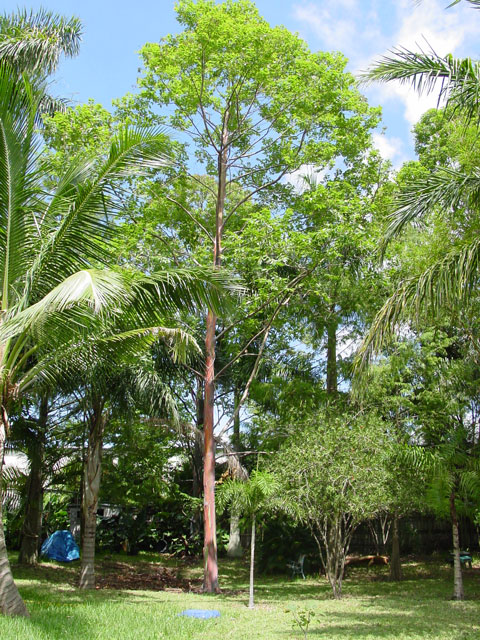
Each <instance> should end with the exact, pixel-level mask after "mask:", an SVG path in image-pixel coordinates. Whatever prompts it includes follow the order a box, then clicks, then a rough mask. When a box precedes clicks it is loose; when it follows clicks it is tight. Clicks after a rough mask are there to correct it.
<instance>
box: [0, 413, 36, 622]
mask: <svg viewBox="0 0 480 640" xmlns="http://www.w3.org/2000/svg"><path fill="white" fill-rule="evenodd" d="M7 433H8V415H7V411H6V409H5V407H4V406H2V407H1V419H0V474H1V472H2V469H3V460H4V455H5V440H6V437H7ZM2 500H3V495H2V488H1V483H0V612H1V613H3V614H4V615H7V616H25V617H28V615H29V613H28V611H27V607H26V606H25V603H24V602H23V600H22V597H21V596H20V593H19V592H18V589H17V585H16V584H15V582H14V580H13V575H12V570H11V568H10V563H9V561H8V555H7V546H6V544H5V532H4V529H3V512H2Z"/></svg>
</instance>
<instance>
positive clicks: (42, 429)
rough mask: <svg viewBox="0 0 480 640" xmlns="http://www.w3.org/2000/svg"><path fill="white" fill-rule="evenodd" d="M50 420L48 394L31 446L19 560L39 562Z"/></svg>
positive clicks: (21, 561)
mask: <svg viewBox="0 0 480 640" xmlns="http://www.w3.org/2000/svg"><path fill="white" fill-rule="evenodd" d="M47 420H48V396H43V397H42V398H41V400H40V407H39V415H38V422H37V430H36V432H37V433H36V436H37V437H36V439H35V443H34V445H33V446H32V447H30V452H29V453H30V473H29V476H28V485H27V504H26V507H25V518H24V520H23V527H22V543H21V546H20V554H19V556H18V562H19V563H21V564H26V565H36V564H37V563H38V546H39V544H38V543H39V540H40V535H41V533H42V517H43V466H44V462H45V434H46V429H47Z"/></svg>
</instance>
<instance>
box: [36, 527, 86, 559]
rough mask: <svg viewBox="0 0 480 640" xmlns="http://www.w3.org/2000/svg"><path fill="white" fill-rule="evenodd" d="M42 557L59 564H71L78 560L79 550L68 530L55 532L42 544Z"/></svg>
mask: <svg viewBox="0 0 480 640" xmlns="http://www.w3.org/2000/svg"><path fill="white" fill-rule="evenodd" d="M41 553H42V556H47V558H51V559H52V560H58V561H59V562H71V561H72V560H78V559H79V558H80V549H79V548H78V545H77V543H76V542H75V540H74V538H73V536H72V534H71V533H70V531H68V530H63V531H55V533H52V535H51V536H50V537H49V538H47V539H46V540H45V542H44V543H43V544H42V552H41Z"/></svg>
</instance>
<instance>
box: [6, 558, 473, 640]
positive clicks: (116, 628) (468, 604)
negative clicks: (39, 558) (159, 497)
mask: <svg viewBox="0 0 480 640" xmlns="http://www.w3.org/2000/svg"><path fill="white" fill-rule="evenodd" d="M14 559H15V558H14V557H12V560H14ZM119 563H121V564H119ZM478 564H480V563H479V562H478V561H477V565H478ZM161 566H163V567H167V570H168V571H169V572H170V575H173V574H174V573H175V572H176V571H178V574H179V577H180V578H182V579H184V580H189V581H190V582H191V584H192V585H193V586H195V585H196V584H197V580H198V578H199V577H200V575H201V568H200V567H199V566H198V564H197V565H183V564H182V563H181V561H177V560H173V559H170V558H168V557H159V556H154V555H153V554H150V555H147V554H145V555H141V556H139V557H138V558H135V559H131V558H127V557H126V556H110V557H105V558H101V559H100V560H99V563H98V567H99V574H100V575H107V574H109V572H110V575H111V576H112V575H113V574H112V571H115V570H116V571H117V572H118V571H120V570H121V571H125V572H127V573H128V572H130V573H131V575H132V576H133V575H134V574H137V575H138V574H141V575H143V576H146V575H147V574H148V572H149V571H150V572H151V571H158V570H159V569H160V567H161ZM13 570H14V574H15V576H16V579H17V583H18V585H19V588H20V591H21V593H22V596H23V597H24V599H25V600H26V602H27V606H28V608H29V611H30V613H31V618H30V619H29V620H21V619H10V618H4V617H0V638H1V640H40V639H42V640H43V639H49V640H56V639H59V640H60V639H62V640H63V639H67V638H68V639H69V640H83V639H85V640H87V638H88V639H89V640H94V639H95V640H96V639H98V640H114V639H115V640H133V639H135V640H137V639H139V640H140V639H141V640H154V639H155V640H163V639H166V638H168V639H169V640H203V639H207V638H208V639H209V640H223V639H225V640H226V639H228V638H232V639H233V638H235V639H236V640H247V639H248V640H250V639H251V640H257V639H258V640H266V639H272V640H274V639H276V640H296V639H299V640H301V639H303V638H304V636H303V634H302V633H301V632H300V630H299V629H298V628H297V629H293V628H292V621H293V613H292V610H296V609H309V610H313V611H314V612H315V617H314V618H313V621H312V623H311V625H310V629H309V631H308V638H311V639H315V638H318V639H320V638H321V639H332V640H337V639H338V640H340V639H341V640H347V639H348V640H353V639H361V640H367V639H369V638H384V639H389V640H390V639H391V640H394V639H395V640H396V639H407V638H408V639H409V640H410V639H414V638H429V639H432V640H434V639H435V640H447V639H448V640H467V639H469V640H470V639H473V638H476V639H479V640H480V568H478V569H476V568H475V563H474V568H473V569H472V570H467V571H465V574H464V577H465V591H466V594H467V599H466V600H465V601H464V602H453V601H452V600H450V599H449V598H450V595H451V592H452V584H451V582H452V569H451V568H450V567H448V566H447V565H445V564H442V562H440V561H429V562H417V563H415V562H408V563H406V564H405V567H404V572H405V578H404V580H403V581H402V582H401V583H397V584H395V583H391V582H388V581H387V580H386V568H385V567H373V568H371V569H370V570H367V569H356V570H353V571H352V573H351V575H350V576H349V577H348V579H347V580H346V581H345V584H344V597H343V599H342V600H337V601H335V600H333V599H332V598H331V595H330V589H329V587H328V585H327V584H326V582H325V580H324V579H315V578H313V577H312V578H309V579H307V580H305V581H303V580H301V579H295V580H290V579H289V578H288V577H279V576H275V577H271V576H259V577H258V578H257V583H256V603H257V604H256V608H255V609H254V610H253V611H251V610H249V609H247V606H246V605H247V600H248V593H247V590H248V569H247V567H246V566H245V565H244V564H242V563H240V562H232V561H230V560H223V559H221V561H220V583H221V586H222V589H223V593H222V594H221V595H203V594H200V593H187V592H184V591H182V589H180V588H174V587H172V588H167V589H166V590H163V591H151V590H118V589H112V588H102V589H98V590H96V591H94V592H90V593H81V592H80V591H78V590H77V589H76V588H75V586H74V585H75V581H76V576H77V572H78V568H77V567H75V566H72V565H67V566H63V565H62V566H60V565H58V564H55V563H42V565H41V566H39V567H38V568H37V569H32V570H26V569H20V568H19V567H16V566H15V564H13ZM160 570H161V571H162V569H160ZM187 608H203V609H218V610H219V611H220V612H221V617H220V618H217V619H212V620H194V619H188V618H183V617H179V616H178V614H179V613H180V612H181V611H182V610H183V609H187ZM288 610H290V611H288Z"/></svg>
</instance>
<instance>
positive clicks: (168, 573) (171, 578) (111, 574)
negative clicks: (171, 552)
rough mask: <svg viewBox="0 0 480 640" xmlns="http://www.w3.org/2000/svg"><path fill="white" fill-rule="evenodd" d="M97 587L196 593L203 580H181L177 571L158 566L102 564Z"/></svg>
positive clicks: (97, 578)
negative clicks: (172, 590) (173, 590)
mask: <svg viewBox="0 0 480 640" xmlns="http://www.w3.org/2000/svg"><path fill="white" fill-rule="evenodd" d="M96 587H97V589H131V590H142V591H165V589H175V590H181V591H196V590H197V589H199V588H200V587H201V580H196V579H186V578H181V577H179V576H178V573H177V570H176V569H171V568H167V567H159V566H157V565H151V564H136V565H130V564H127V563H126V562H102V563H101V564H100V566H98V567H97V571H96Z"/></svg>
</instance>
